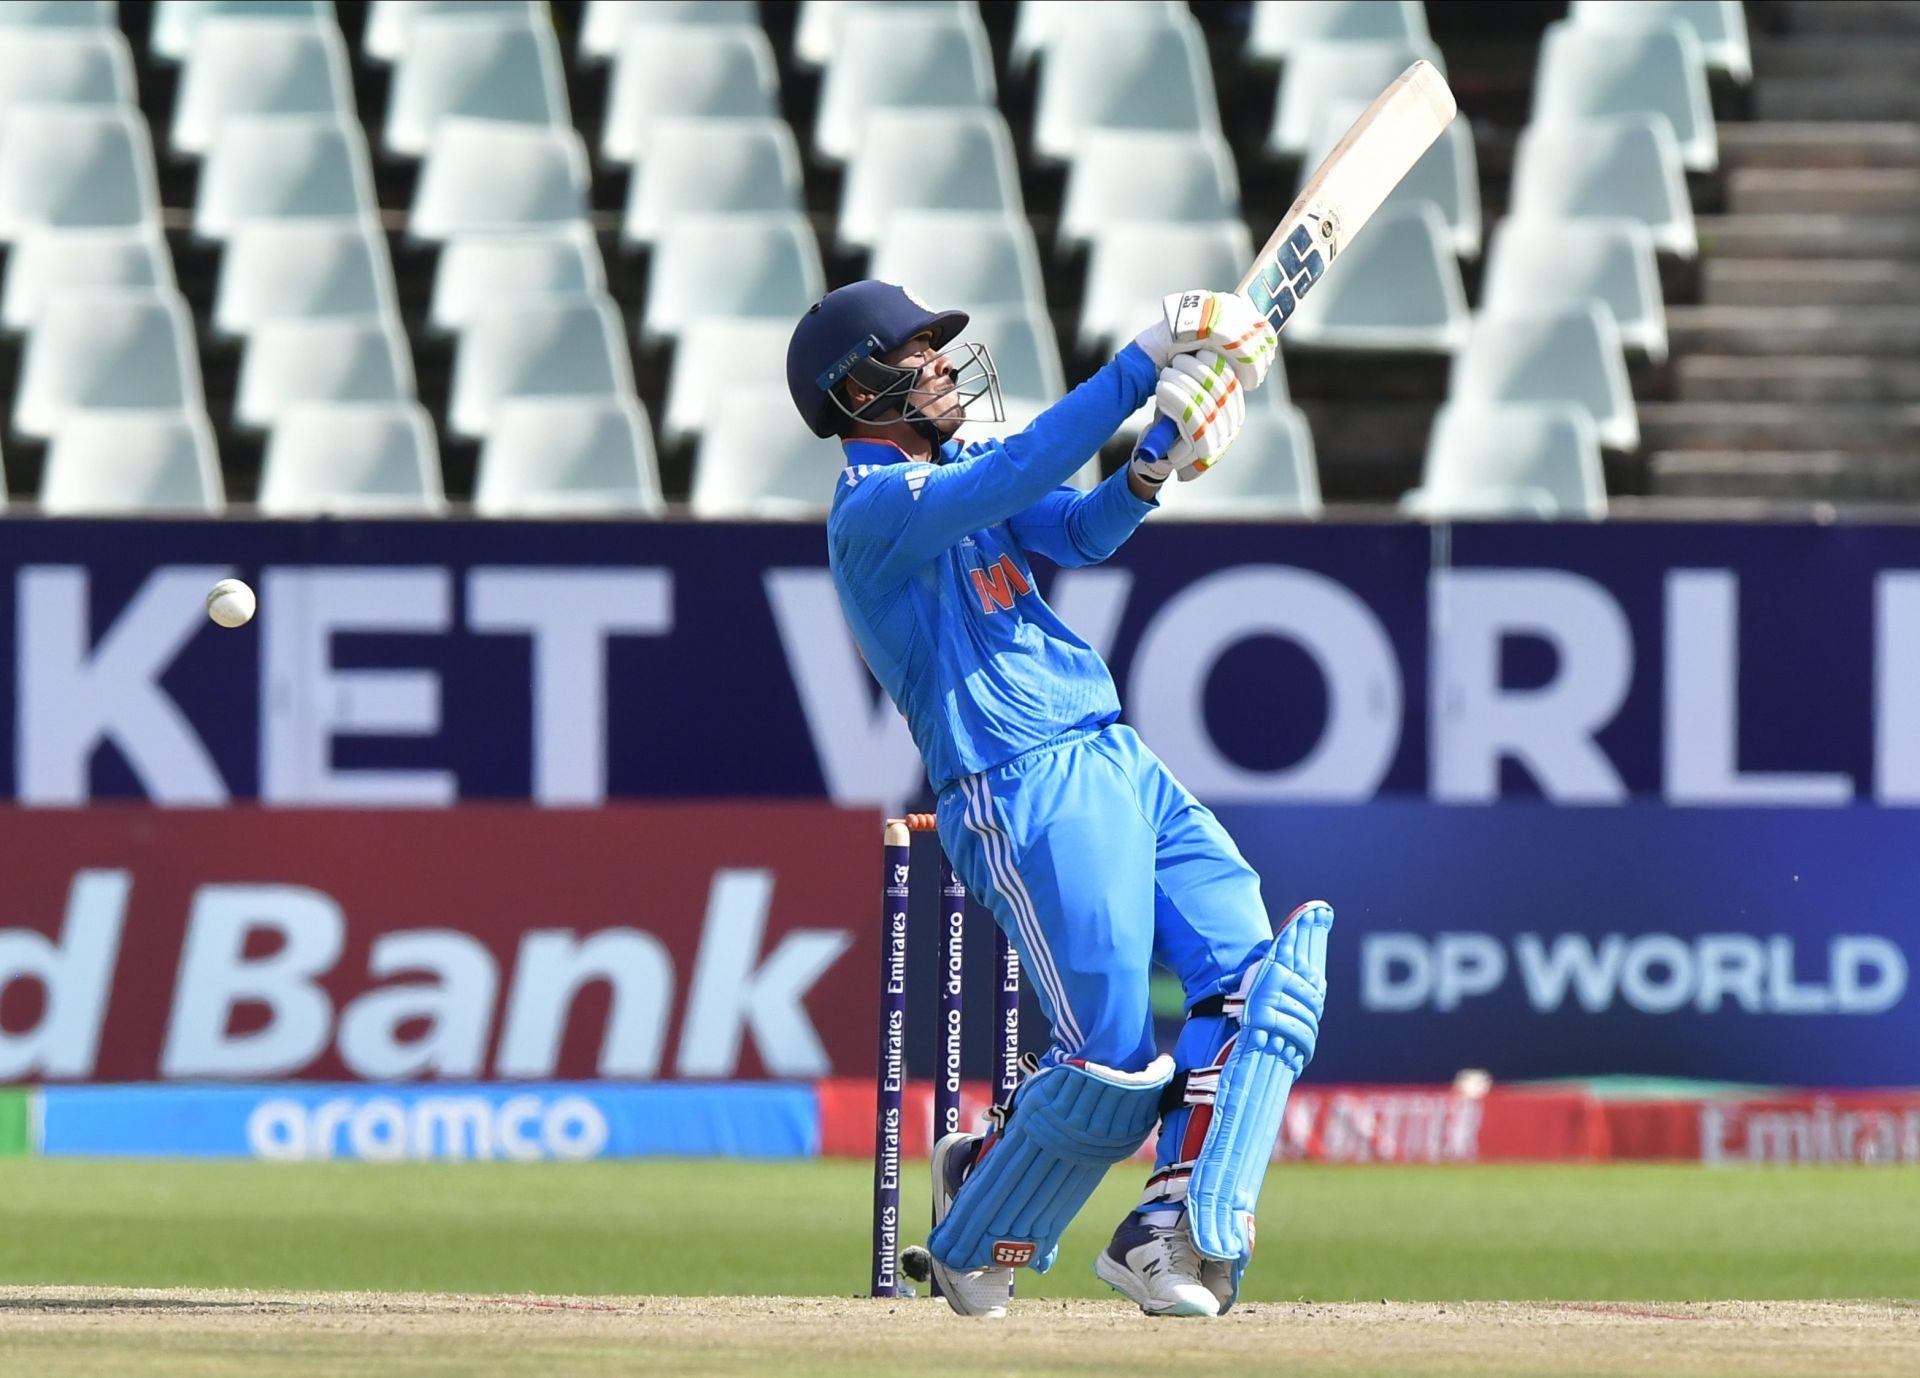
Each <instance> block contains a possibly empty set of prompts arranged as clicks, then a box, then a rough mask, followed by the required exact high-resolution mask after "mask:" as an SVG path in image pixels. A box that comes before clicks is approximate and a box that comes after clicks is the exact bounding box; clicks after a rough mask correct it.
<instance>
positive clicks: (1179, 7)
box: [1010, 0, 1187, 72]
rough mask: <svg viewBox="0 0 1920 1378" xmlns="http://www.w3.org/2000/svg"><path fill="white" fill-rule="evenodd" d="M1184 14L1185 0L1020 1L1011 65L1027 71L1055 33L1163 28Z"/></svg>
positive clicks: (1051, 40) (1052, 39) (1177, 20)
mask: <svg viewBox="0 0 1920 1378" xmlns="http://www.w3.org/2000/svg"><path fill="white" fill-rule="evenodd" d="M1186 13H1187V5H1186V0H1020V9H1019V13H1018V16H1017V18H1016V19H1015V21H1014V26H1013V53H1012V57H1011V59H1010V65H1011V66H1012V68H1013V70H1014V71H1016V72H1025V71H1027V70H1028V69H1029V68H1031V67H1032V66H1033V64H1034V62H1035V61H1036V60H1038V59H1039V58H1040V57H1041V55H1042V54H1044V53H1045V52H1046V50H1047V49H1048V48H1049V47H1051V46H1052V44H1053V41H1054V39H1055V37H1056V36H1058V35H1059V34H1061V33H1064V32H1066V31H1067V30H1068V29H1070V28H1073V27H1076V26H1081V25H1086V26H1105V25H1111V24H1144V25H1148V26H1150V27H1151V26H1155V25H1158V26H1161V27H1165V26H1166V25H1167V24H1169V23H1175V24H1177V23H1179V22H1180V17H1181V16H1182V15H1184V14H1186Z"/></svg>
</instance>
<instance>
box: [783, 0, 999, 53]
mask: <svg viewBox="0 0 1920 1378" xmlns="http://www.w3.org/2000/svg"><path fill="white" fill-rule="evenodd" d="M879 9H885V10H886V11H887V12H889V13H891V14H895V15H903V16H912V17H917V18H926V19H932V20H933V21H935V22H936V23H937V22H939V21H941V20H943V19H947V18H951V17H953V16H955V15H960V16H965V15H970V14H972V15H977V14H978V13H979V6H978V5H977V4H976V3H975V0H800V15H799V19H798V21H797V22H796V23H795V25H794V33H793V56H794V61H795V62H796V63H798V64H799V65H800V66H802V67H825V66H826V65H827V64H828V63H829V62H830V61H832V60H833V55H834V53H835V52H837V51H838V50H839V46H840V31H841V26H842V25H844V24H845V23H846V22H847V19H848V18H849V17H850V16H851V15H854V14H856V13H858V12H859V11H861V10H879Z"/></svg>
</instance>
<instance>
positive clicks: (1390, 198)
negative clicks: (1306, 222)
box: [1299, 100, 1481, 258]
mask: <svg viewBox="0 0 1920 1378" xmlns="http://www.w3.org/2000/svg"><path fill="white" fill-rule="evenodd" d="M1367 105H1368V102H1366V101H1360V100H1354V101H1336V102H1335V103H1334V104H1332V105H1329V106H1328V107H1327V108H1326V109H1325V110H1324V111H1322V112H1321V115H1320V118H1319V120H1318V121H1316V122H1315V125H1314V136H1313V139H1312V141H1311V142H1310V143H1309V144H1308V146H1307V152H1306V156H1305V157H1304V158H1302V159H1301V161H1300V181H1299V185H1301V186H1305V185H1306V181H1307V179H1308V178H1309V177H1311V176H1313V173H1314V169H1316V168H1318V167H1319V166H1320V162H1321V160H1322V159H1324V158H1325V157H1326V156H1327V154H1329V153H1331V152H1333V146H1334V145H1335V144H1337V143H1339V142H1340V139H1341V136H1342V135H1344V134H1345V133H1346V132H1347V130H1348V129H1350V128H1352V126H1353V122H1354V121H1355V120H1357V119H1359V118H1360V113H1361V112H1362V111H1363V110H1365V109H1366V108H1367ZM1416 201H1427V202H1431V203H1432V204H1433V205H1434V206H1436V207H1437V208H1438V209H1439V211H1440V218H1441V219H1442V220H1443V221H1445V222H1446V226H1447V237H1448V239H1449V241H1450V242H1451V243H1452V245H1453V252H1454V253H1455V254H1457V255H1459V256H1460V257H1461V258H1478V257H1479V255H1480V236H1481V219H1480V172H1479V164H1478V161H1477V159H1476V158H1475V156H1474V151H1473V125H1472V124H1471V122H1469V121H1468V119H1467V117H1466V116H1465V115H1456V116H1455V117H1454V119H1453V122H1452V123H1451V124H1449V125H1448V126H1447V127H1446V128H1445V129H1443V130H1441V131H1440V137H1439V138H1438V139H1436V140H1434V144H1433V147H1432V148H1429V149H1428V150H1427V151H1426V152H1425V153H1424V154H1422V155H1421V157H1420V159H1419V161H1418V162H1416V163H1414V165H1413V168H1412V170H1410V171H1409V172H1408V173H1407V175H1406V176H1405V177H1403V178H1402V179H1401V181H1400V185H1399V186H1397V187H1395V188H1394V189H1393V190H1392V191H1391V192H1389V193H1387V199H1386V200H1385V201H1384V202H1383V203H1382V204H1383V205H1386V206H1405V205H1411V204H1412V203H1414V202H1416Z"/></svg>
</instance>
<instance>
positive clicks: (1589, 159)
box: [1510, 115, 1699, 259]
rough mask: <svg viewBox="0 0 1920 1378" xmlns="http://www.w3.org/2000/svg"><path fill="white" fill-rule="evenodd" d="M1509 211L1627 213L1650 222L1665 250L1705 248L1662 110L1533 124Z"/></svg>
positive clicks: (1535, 216)
mask: <svg viewBox="0 0 1920 1378" xmlns="http://www.w3.org/2000/svg"><path fill="white" fill-rule="evenodd" d="M1510 211H1511V213H1512V214H1513V215H1514V216H1515V217H1516V218H1526V219H1532V220H1590V219H1609V220H1610V219H1617V218H1620V217H1625V218H1627V219H1630V220H1637V221H1639V222H1640V223H1641V224H1643V225H1645V226H1646V227H1647V230H1648V232H1649V233H1650V234H1651V235H1652V237H1653V245H1654V248H1656V249H1658V250H1659V251H1660V252H1661V253H1665V254H1672V255H1674V256H1675V257H1677V258H1683V259H1690V258H1693V257H1694V256H1695V255H1696V254H1697V253H1698V252H1699V242H1698V240H1697V238H1696V237H1695V233H1694V227H1693V205H1692V202H1690V201H1689V200H1688V199H1687V182H1686V175H1685V173H1684V172H1683V170H1682V168H1681V165H1680V150H1679V148H1678V146H1677V145H1676V144H1675V143H1674V139H1673V128H1672V126H1670V125H1669V124H1668V123H1667V120H1666V117H1665V116H1663V115H1651V116H1644V117H1639V118H1632V119H1623V120H1606V121H1600V122H1595V123H1590V124H1586V123H1583V124H1562V125H1547V126H1542V125H1537V124H1535V125H1529V126H1527V128H1526V129H1525V130H1524V131H1523V132H1522V133H1521V135H1520V143H1519V147H1518V148H1517V149H1516V151H1515V153H1514V169H1513V196H1512V201H1511V205H1510Z"/></svg>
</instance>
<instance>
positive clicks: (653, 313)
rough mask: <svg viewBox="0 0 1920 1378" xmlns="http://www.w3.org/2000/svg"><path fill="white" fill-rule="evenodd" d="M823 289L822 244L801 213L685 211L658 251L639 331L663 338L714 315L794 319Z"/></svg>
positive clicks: (651, 265) (649, 277) (654, 338)
mask: <svg viewBox="0 0 1920 1378" xmlns="http://www.w3.org/2000/svg"><path fill="white" fill-rule="evenodd" d="M825 291H826V277H825V274H824V272H823V271H822V269H821V266H820V247H819V245H817V244H816V243H815V242H814V239H813V230H812V228H811V227H810V226H809V225H808V224H807V222H806V218H805V217H804V216H801V215H797V214H791V213H789V214H773V215H688V216H682V217H680V218H679V219H678V220H676V221H675V222H674V223H673V226H672V228H670V229H669V230H668V231H667V233H666V234H665V235H663V236H662V237H661V239H660V243H659V244H658V245H657V246H656V247H655V249H654V252H653V256H652V260H651V263H650V265H649V271H648V275H647V313H646V318H645V320H644V321H643V322H642V334H643V335H644V337H645V338H646V339H647V340H649V341H658V340H662V339H666V338H669V337H671V336H674V335H677V334H679V333H680V331H681V330H682V329H684V328H685V327H686V326H687V325H689V324H690V323H691V322H693V321H694V320H696V319H698V318H700V317H702V316H714V315H718V316H771V317H775V318H777V319H780V320H784V321H787V322H789V323H791V322H793V321H795V320H798V319H799V317H800V313H801V312H802V311H805V310H806V309H807V308H808V307H809V306H811V305H813V303H814V302H816V301H818V300H819V299H820V297H821V294H822V293H824V292H825Z"/></svg>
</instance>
